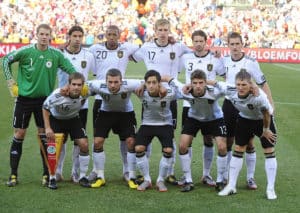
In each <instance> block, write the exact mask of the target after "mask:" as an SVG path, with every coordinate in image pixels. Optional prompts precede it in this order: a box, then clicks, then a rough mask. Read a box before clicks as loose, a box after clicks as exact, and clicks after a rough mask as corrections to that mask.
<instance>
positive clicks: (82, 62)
mask: <svg viewBox="0 0 300 213" xmlns="http://www.w3.org/2000/svg"><path fill="white" fill-rule="evenodd" d="M86 64H87V62H86V61H81V68H83V69H84V68H86Z"/></svg>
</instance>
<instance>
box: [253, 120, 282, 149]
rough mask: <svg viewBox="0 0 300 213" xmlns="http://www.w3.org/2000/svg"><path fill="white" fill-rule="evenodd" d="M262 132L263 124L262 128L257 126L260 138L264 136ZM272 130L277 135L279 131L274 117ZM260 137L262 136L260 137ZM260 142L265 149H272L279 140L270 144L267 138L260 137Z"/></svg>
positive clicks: (271, 125)
mask: <svg viewBox="0 0 300 213" xmlns="http://www.w3.org/2000/svg"><path fill="white" fill-rule="evenodd" d="M262 130H263V123H262V124H261V128H259V127H258V126H257V134H256V135H257V136H258V137H260V136H261V135H262ZM270 130H271V131H272V132H273V133H274V134H277V129H276V124H275V120H274V117H273V116H271V122H270ZM259 135H260V136H259ZM260 142H261V145H262V147H263V148H264V149H266V148H272V147H275V145H276V143H277V140H275V141H272V142H269V141H268V140H267V139H266V138H265V137H260Z"/></svg>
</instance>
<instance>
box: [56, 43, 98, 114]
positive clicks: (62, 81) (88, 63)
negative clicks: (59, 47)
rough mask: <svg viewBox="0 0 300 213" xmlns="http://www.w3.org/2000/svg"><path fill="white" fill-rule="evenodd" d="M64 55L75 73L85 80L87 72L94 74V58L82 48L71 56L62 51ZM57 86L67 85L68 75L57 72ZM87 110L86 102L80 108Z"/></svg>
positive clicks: (67, 52)
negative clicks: (80, 74) (81, 75)
mask: <svg viewBox="0 0 300 213" xmlns="http://www.w3.org/2000/svg"><path fill="white" fill-rule="evenodd" d="M63 53H64V55H65V56H66V57H67V58H68V59H69V60H70V62H71V63H72V64H73V66H74V67H75V69H76V71H77V72H80V73H82V74H83V76H84V78H85V80H87V79H88V75H89V72H95V68H96V67H95V60H94V56H93V55H92V54H91V53H90V52H89V51H88V50H87V49H84V48H81V50H80V52H78V53H76V54H73V53H70V52H69V51H68V50H67V49H64V51H63ZM57 77H58V86H59V87H63V86H65V85H66V84H68V83H69V74H68V73H66V72H63V71H62V70H61V69H59V70H58V73H57ZM87 108H88V100H86V102H85V104H84V105H83V106H82V109H87Z"/></svg>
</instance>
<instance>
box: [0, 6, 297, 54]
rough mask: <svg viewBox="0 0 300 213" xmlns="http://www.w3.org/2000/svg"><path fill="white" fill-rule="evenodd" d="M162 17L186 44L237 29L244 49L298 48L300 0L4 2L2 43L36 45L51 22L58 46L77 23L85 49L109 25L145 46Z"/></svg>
mask: <svg viewBox="0 0 300 213" xmlns="http://www.w3.org/2000/svg"><path fill="white" fill-rule="evenodd" d="M159 18H167V19H168V20H170V22H171V24H172V26H171V27H172V33H173V36H174V37H175V38H176V39H178V40H180V41H182V42H184V43H186V44H187V45H191V38H190V37H191V34H192V32H193V31H194V30H197V29H201V30H204V31H205V32H206V33H207V34H208V36H209V38H208V45H209V46H225V45H226V35H227V34H228V32H231V31H237V32H240V33H241V34H242V36H243V38H244V42H245V47H251V48H256V47H263V48H295V49H300V44H299V43H300V1H299V0H219V1H218V0H59V1H46V0H0V21H1V22H0V43H33V42H35V30H36V27H37V25H39V24H41V23H48V24H50V25H51V27H52V28H53V41H52V42H53V43H56V44H61V43H64V42H65V41H66V39H67V35H66V34H67V31H68V29H69V28H70V27H71V26H73V25H80V26H82V27H83V28H84V30H85V39H84V43H85V44H86V45H91V44H93V43H96V42H100V41H102V40H103V39H104V33H105V29H106V27H107V26H108V25H111V24H114V25H117V26H119V27H120V29H121V31H122V33H121V41H129V42H134V43H137V44H142V43H143V42H145V41H147V40H150V39H153V36H154V30H153V24H154V23H155V21H156V20H157V19H159Z"/></svg>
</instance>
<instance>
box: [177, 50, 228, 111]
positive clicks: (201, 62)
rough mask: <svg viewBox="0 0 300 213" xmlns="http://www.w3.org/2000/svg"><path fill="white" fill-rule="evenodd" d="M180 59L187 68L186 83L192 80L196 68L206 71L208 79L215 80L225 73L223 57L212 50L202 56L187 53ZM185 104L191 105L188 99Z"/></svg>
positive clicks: (185, 68)
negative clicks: (217, 56) (216, 55)
mask: <svg viewBox="0 0 300 213" xmlns="http://www.w3.org/2000/svg"><path fill="white" fill-rule="evenodd" d="M180 61H181V65H182V67H184V70H185V83H190V82H191V74H192V72H194V71H195V70H196V69H199V70H202V71H204V72H205V74H206V78H207V80H215V79H216V76H217V75H219V76H223V75H225V69H224V65H223V63H222V59H220V58H216V57H215V55H214V54H213V53H212V52H210V51H208V53H207V54H206V55H205V56H201V57H200V56H197V55H196V54H195V52H191V53H187V54H184V55H183V56H182V57H181V60H180ZM183 106H185V107H190V105H189V103H188V102H187V101H184V102H183Z"/></svg>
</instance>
